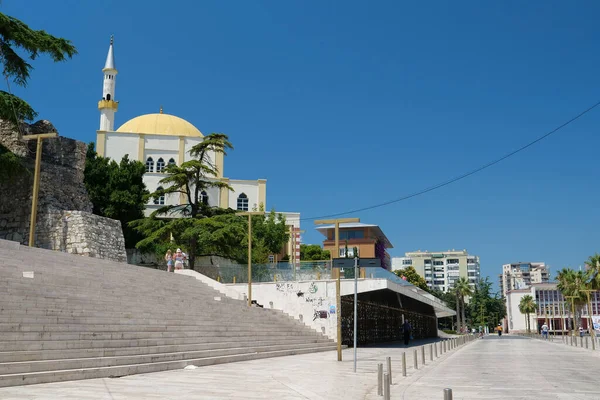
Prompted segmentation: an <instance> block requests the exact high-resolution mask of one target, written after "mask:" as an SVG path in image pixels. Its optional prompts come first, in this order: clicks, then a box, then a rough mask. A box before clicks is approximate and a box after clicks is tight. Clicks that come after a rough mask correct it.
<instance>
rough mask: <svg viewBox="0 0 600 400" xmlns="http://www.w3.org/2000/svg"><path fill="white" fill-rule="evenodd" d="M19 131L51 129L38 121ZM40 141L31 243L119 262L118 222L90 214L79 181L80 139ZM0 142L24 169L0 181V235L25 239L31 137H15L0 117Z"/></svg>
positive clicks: (82, 152)
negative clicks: (39, 164) (17, 159)
mask: <svg viewBox="0 0 600 400" xmlns="http://www.w3.org/2000/svg"><path fill="white" fill-rule="evenodd" d="M21 132H22V133H23V135H24V136H23V137H24V138H26V137H27V135H28V134H37V133H48V132H56V129H55V128H54V126H52V124H51V123H50V122H48V121H38V122H36V123H35V124H32V125H28V124H22V126H21ZM42 143H43V144H42V164H41V169H40V191H39V197H38V214H37V225H36V238H35V245H36V246H37V247H44V248H49V249H54V250H60V251H69V252H73V253H77V254H84V255H88V256H90V257H99V258H109V259H112V260H115V261H123V262H124V261H125V250H124V243H123V233H122V229H121V224H120V222H119V221H115V220H111V219H108V218H103V217H99V216H96V215H93V214H91V212H92V203H91V202H90V199H89V197H88V194H87V191H86V190H85V185H84V183H83V172H84V169H85V154H86V148H87V146H86V144H85V143H83V142H79V141H76V140H73V139H69V138H65V137H60V136H59V137H57V138H53V139H44V140H43V142H42ZM0 144H2V145H4V146H6V147H7V148H8V149H9V150H11V151H12V152H13V153H15V154H17V155H19V156H21V157H24V160H25V164H26V166H27V168H28V170H29V173H26V174H23V175H21V176H18V177H17V179H16V180H15V181H14V182H11V183H6V182H4V183H2V182H0V239H8V240H13V241H18V242H21V243H23V244H28V242H29V219H30V215H31V199H32V196H31V194H32V188H33V166H34V162H35V153H36V141H35V140H30V141H25V140H21V139H19V132H18V131H16V130H15V129H14V128H13V126H12V125H11V124H9V123H8V122H5V121H2V120H0ZM0 168H1V166H0ZM119 235H120V238H118V236H119ZM86 249H87V250H86Z"/></svg>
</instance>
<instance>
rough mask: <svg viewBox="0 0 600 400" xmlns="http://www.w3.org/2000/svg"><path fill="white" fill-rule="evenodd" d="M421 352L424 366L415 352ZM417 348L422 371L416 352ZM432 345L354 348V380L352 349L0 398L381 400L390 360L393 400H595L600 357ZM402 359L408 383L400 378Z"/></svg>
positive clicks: (496, 344)
mask: <svg viewBox="0 0 600 400" xmlns="http://www.w3.org/2000/svg"><path fill="white" fill-rule="evenodd" d="M422 344H425V345H426V350H427V351H426V362H427V363H426V365H425V366H423V365H421V353H420V346H419V345H422ZM415 348H416V349H419V352H418V357H419V370H418V371H415V370H414V369H413V368H412V366H413V359H412V355H413V349H415ZM429 348H430V347H429V342H420V343H415V346H414V347H411V348H409V349H406V348H404V347H403V346H401V345H389V346H381V347H369V348H361V349H359V358H358V360H359V362H358V368H357V373H356V374H354V372H353V361H352V353H353V350H352V349H347V350H344V361H343V362H341V363H339V362H337V361H335V360H336V355H335V352H327V353H314V354H306V355H297V356H288V357H279V358H272V359H262V360H254V361H247V362H239V363H232V364H221V365H215V366H208V367H202V368H198V369H193V370H179V371H169V372H159V373H153V374H146V375H134V376H127V377H122V378H114V379H110V378H105V379H92V380H85V381H73V382H65V383H50V384H42V385H33V386H21V387H12V388H4V389H0V399H3V400H9V399H10V400H12V399H15V400H16V399H19V400H22V399H32V400H33V399H35V400H38V399H59V400H60V399H80V400H85V399H106V400H122V399H178V400H183V399H311V400H317V399H318V400H329V399H340V400H341V399H367V400H375V399H382V397H380V396H377V381H376V376H377V374H376V370H377V363H380V362H384V361H385V357H386V356H391V357H392V360H393V373H394V374H393V381H394V382H393V383H394V385H393V386H392V388H391V398H392V399H438V400H439V399H442V398H443V389H444V388H445V387H451V388H452V389H453V394H454V399H455V400H456V399H511V400H512V399H536V400H537V399H540V398H543V399H600V387H599V386H598V384H597V379H596V376H597V369H598V367H600V358H599V357H600V352H596V353H594V352H592V351H591V350H585V349H581V348H572V347H570V346H565V345H563V344H559V343H544V342H542V341H539V340H531V339H527V338H521V337H515V336H510V335H505V336H503V337H502V338H497V337H495V336H489V337H486V338H485V339H483V340H476V341H474V342H472V343H469V344H466V345H464V346H461V347H459V348H458V349H456V350H453V351H451V352H449V353H446V354H444V355H442V356H441V357H439V358H438V359H436V360H435V361H434V362H433V363H432V362H431V361H430V360H429ZM404 351H406V353H407V356H408V357H407V364H408V366H409V368H408V376H407V377H405V378H403V377H402V376H401V373H400V372H401V371H400V359H401V354H402V352H404Z"/></svg>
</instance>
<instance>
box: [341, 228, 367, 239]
mask: <svg viewBox="0 0 600 400" xmlns="http://www.w3.org/2000/svg"><path fill="white" fill-rule="evenodd" d="M364 237H365V233H364V232H363V231H362V230H350V231H341V232H340V240H348V239H363V238H364Z"/></svg>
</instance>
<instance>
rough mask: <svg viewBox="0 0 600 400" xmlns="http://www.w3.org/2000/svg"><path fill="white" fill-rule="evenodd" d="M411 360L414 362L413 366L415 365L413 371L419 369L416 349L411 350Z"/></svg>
mask: <svg viewBox="0 0 600 400" xmlns="http://www.w3.org/2000/svg"><path fill="white" fill-rule="evenodd" d="M413 360H414V364H415V369H419V364H418V362H419V360H418V359H417V349H414V350H413Z"/></svg>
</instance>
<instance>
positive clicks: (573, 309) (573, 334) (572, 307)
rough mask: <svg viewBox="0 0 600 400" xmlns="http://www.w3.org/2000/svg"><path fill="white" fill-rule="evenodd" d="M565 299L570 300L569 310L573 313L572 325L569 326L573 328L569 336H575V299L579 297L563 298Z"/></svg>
mask: <svg viewBox="0 0 600 400" xmlns="http://www.w3.org/2000/svg"><path fill="white" fill-rule="evenodd" d="M565 297H566V298H567V299H571V310H572V311H573V324H572V325H571V326H572V327H573V329H572V332H571V336H575V299H576V298H578V297H579V296H565ZM571 344H572V343H571Z"/></svg>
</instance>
